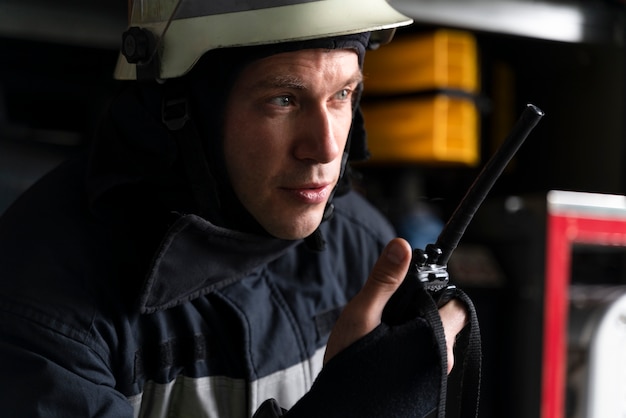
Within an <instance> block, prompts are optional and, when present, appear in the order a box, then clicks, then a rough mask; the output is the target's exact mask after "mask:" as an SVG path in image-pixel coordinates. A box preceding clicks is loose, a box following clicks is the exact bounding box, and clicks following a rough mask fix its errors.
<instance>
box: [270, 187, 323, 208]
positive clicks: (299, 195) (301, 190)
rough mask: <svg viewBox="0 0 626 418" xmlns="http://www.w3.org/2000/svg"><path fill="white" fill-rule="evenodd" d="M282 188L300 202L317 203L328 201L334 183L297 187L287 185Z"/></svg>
mask: <svg viewBox="0 0 626 418" xmlns="http://www.w3.org/2000/svg"><path fill="white" fill-rule="evenodd" d="M282 190H283V191H285V192H287V193H288V194H289V195H291V196H292V197H293V198H295V199H297V200H298V201H300V202H303V203H306V204H309V205H317V204H320V203H326V201H327V200H328V197H329V196H330V192H331V190H332V185H331V184H330V183H323V184H306V185H300V186H296V187H285V188H283V189H282Z"/></svg>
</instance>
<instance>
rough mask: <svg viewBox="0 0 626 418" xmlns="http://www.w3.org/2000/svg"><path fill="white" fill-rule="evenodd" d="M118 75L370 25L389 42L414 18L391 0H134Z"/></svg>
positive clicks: (179, 66) (157, 71)
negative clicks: (221, 51)
mask: <svg viewBox="0 0 626 418" xmlns="http://www.w3.org/2000/svg"><path fill="white" fill-rule="evenodd" d="M129 1H130V2H131V7H130V10H131V12H130V27H129V29H128V30H127V31H126V32H125V33H124V37H123V45H122V55H120V57H119V59H118V63H117V66H116V69H115V78H116V79H119V80H135V79H152V80H164V79H168V78H175V77H180V76H183V75H184V74H186V73H187V72H188V71H189V70H190V69H191V68H192V67H193V66H194V64H195V63H196V62H197V61H198V60H199V59H200V57H201V56H202V55H203V54H204V53H206V52H207V51H210V50H213V49H218V48H228V47H238V46H253V45H264V44H274V43H280V42H289V41H301V40H308V39H316V38H325V37H332V36H341V35H349V34H355V33H362V32H372V36H371V38H372V41H373V42H374V43H378V44H384V43H386V42H388V41H389V40H390V39H391V37H392V36H393V32H394V31H395V28H397V27H399V26H404V25H408V24H410V23H411V22H412V20H411V19H410V18H408V17H406V16H404V15H402V14H400V13H398V12H397V11H396V10H395V9H393V8H392V7H391V6H390V5H389V4H388V3H387V1H386V0H129Z"/></svg>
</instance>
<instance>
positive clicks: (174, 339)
mask: <svg viewBox="0 0 626 418" xmlns="http://www.w3.org/2000/svg"><path fill="white" fill-rule="evenodd" d="M86 167H87V165H86V163H85V161H84V160H76V161H74V160H72V161H70V162H68V163H66V164H64V165H62V166H61V167H59V168H58V169H56V170H54V171H53V172H52V173H51V174H49V175H47V176H46V177H45V178H44V179H42V180H41V181H40V182H38V183H37V184H36V185H35V186H34V187H33V188H32V189H31V190H30V191H28V192H27V193H26V194H25V195H23V196H22V197H21V198H20V199H19V200H18V201H17V202H16V203H15V204H14V205H13V206H12V207H11V208H10V209H9V210H8V211H7V212H6V213H5V215H4V216H3V217H2V218H1V219H0V387H1V390H0V410H1V411H2V415H3V416H7V417H38V416H42V417H43V416H46V417H53V416H55V417H56V416H58V417H116V418H121V417H133V416H140V417H165V416H181V417H182V416H184V417H229V418H236V417H246V416H250V415H251V414H253V413H254V411H255V410H256V409H257V407H258V406H259V405H260V404H261V403H262V402H263V401H264V400H266V399H268V398H276V399H277V400H278V402H279V404H281V405H282V406H284V407H286V408H289V407H290V406H291V405H293V404H294V403H295V402H296V401H297V400H298V399H299V398H300V397H302V396H303V395H304V394H305V393H306V392H307V390H308V389H309V387H310V386H311V384H312V382H313V380H314V379H315V377H316V375H317V374H318V372H319V371H320V369H321V359H322V355H323V350H324V347H325V343H326V339H327V337H328V335H329V332H330V329H331V328H332V325H333V323H334V321H335V319H336V317H337V315H338V313H339V310H340V309H341V308H342V306H344V305H345V303H346V302H347V301H348V300H349V299H350V298H351V297H352V296H353V295H354V294H355V293H356V292H357V291H358V290H359V289H360V287H361V285H362V283H363V282H364V280H365V279H366V278H367V276H368V274H369V272H370V269H371V267H372V266H373V264H374V262H375V260H376V259H377V258H378V256H379V254H380V251H381V249H382V248H383V246H384V245H385V244H386V243H387V242H388V240H389V239H391V238H392V236H393V232H392V229H391V228H390V226H389V225H388V223H387V222H386V221H385V219H384V218H383V217H382V216H381V215H380V214H379V213H378V212H376V211H375V210H374V209H373V208H372V207H371V206H370V205H369V204H368V203H367V202H366V201H365V200H364V199H363V198H362V197H360V196H359V195H357V194H356V193H354V192H350V193H348V194H347V195H345V196H342V197H338V198H335V206H336V210H335V214H334V216H333V217H332V218H331V219H330V220H329V221H327V222H325V223H324V224H323V225H322V227H321V228H322V232H323V235H324V237H325V239H326V243H327V248H326V250H325V251H321V252H314V251H311V250H309V249H308V248H307V247H306V246H305V245H304V244H303V242H301V241H283V240H278V239H274V238H270V237H263V236H257V235H248V234H244V233H240V232H235V231H232V230H228V229H224V228H219V227H216V226H214V225H212V224H210V223H209V222H207V221H206V220H204V219H202V218H200V217H198V216H195V215H192V214H185V213H184V212H176V211H170V212H167V213H165V212H159V213H152V212H151V211H150V209H149V208H150V207H151V203H152V202H151V199H152V198H153V194H150V195H148V194H146V195H144V194H143V193H144V192H143V191H142V190H145V188H143V189H140V188H138V187H135V186H134V183H133V181H132V178H133V177H132V176H131V175H129V174H128V173H121V174H119V175H120V178H124V179H125V182H124V184H123V186H120V187H118V188H117V189H116V193H113V194H108V196H107V199H100V200H97V199H96V200H94V199H93V194H94V193H93V188H92V189H90V187H88V186H87V185H86V182H85V173H86V172H87V168H86ZM109 178H110V177H109ZM128 179H131V181H128ZM115 181H116V180H113V181H112V183H115ZM107 187H108V186H107ZM105 188H106V187H100V190H102V189H105ZM96 189H97V187H96ZM107 190H108V189H107ZM155 212H157V211H155Z"/></svg>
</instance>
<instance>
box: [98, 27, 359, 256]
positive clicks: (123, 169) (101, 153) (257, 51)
mask: <svg viewBox="0 0 626 418" xmlns="http://www.w3.org/2000/svg"><path fill="white" fill-rule="evenodd" d="M368 39H369V36H368V34H358V35H350V36H345V37H338V38H329V39H318V40H312V41H305V42H294V43H285V44H276V45H267V46H259V47H245V48H229V49H223V50H214V51H210V52H209V53H207V54H205V55H204V56H203V57H202V59H201V60H200V61H199V62H198V63H197V64H196V66H195V67H194V69H193V70H192V71H191V72H190V73H189V74H188V75H187V76H185V77H182V78H180V79H174V80H167V81H166V82H165V83H163V84H158V83H154V82H145V83H142V82H123V89H122V91H121V94H119V95H118V96H117V97H116V98H115V100H113V102H112V104H111V106H110V109H109V111H108V114H107V117H106V118H105V120H104V121H103V124H102V126H101V129H100V131H99V134H98V136H97V138H96V141H95V145H94V152H93V155H92V160H91V164H90V169H89V173H88V187H89V190H90V195H91V203H92V208H93V210H95V211H102V210H112V208H108V205H107V200H108V199H107V198H106V196H107V194H111V193H113V194H114V195H119V194H120V193H122V194H127V195H128V199H129V205H132V207H134V208H136V209H135V210H137V211H144V210H145V211H151V212H156V213H160V214H162V216H164V217H167V216H168V214H170V213H172V212H177V213H186V214H190V213H191V214H196V215H200V216H202V217H204V218H205V219H207V220H208V221H209V222H211V223H213V224H215V225H217V226H221V227H226V228H230V229H234V230H238V231H242V232H249V233H250V232H251V233H256V234H266V233H265V231H264V230H263V228H262V227H261V226H260V225H259V224H258V223H257V222H256V221H255V220H254V219H253V217H252V216H251V215H250V214H249V213H248V212H247V211H246V210H245V208H244V207H243V206H242V205H241V203H240V202H239V200H238V199H237V197H236V196H235V194H234V192H233V190H232V187H231V186H230V181H229V179H228V175H227V173H226V168H225V165H224V159H223V151H222V141H221V138H222V132H221V129H222V126H223V124H222V117H223V111H224V109H223V104H224V103H225V102H226V99H227V96H228V94H229V92H230V89H231V87H232V85H233V83H234V81H235V79H236V77H237V76H238V75H239V73H240V72H241V70H242V69H243V68H244V67H245V66H246V65H247V64H249V63H251V62H253V61H255V60H257V59H260V58H263V57H266V56H269V55H273V54H276V53H280V52H287V51H293V50H299V49H303V48H326V49H335V48H352V49H355V50H356V51H357V53H358V55H359V62H360V64H362V62H363V56H364V53H365V48H366V46H367V41H368ZM177 96H178V97H177ZM172 99H174V101H177V100H178V99H180V100H183V101H185V102H186V103H188V106H187V108H186V111H187V113H188V116H189V119H188V120H186V123H185V129H184V131H176V130H172V129H169V128H168V127H167V126H166V124H164V123H163V112H164V110H163V109H164V108H163V103H164V101H168V100H172ZM190 132H191V133H192V134H193V135H191V134H190ZM190 135H191V136H195V138H193V139H189V138H187V137H188V136H190ZM189 140H192V141H197V142H198V143H199V144H198V147H199V149H200V150H201V153H202V154H203V155H202V158H201V160H202V161H201V162H200V163H198V162H197V160H198V159H197V158H194V159H195V160H196V161H195V162H194V161H189V160H191V159H192V158H189V154H190V153H189V151H187V152H185V150H184V146H183V147H182V148H183V149H181V141H189ZM367 157H368V152H367V146H366V138H365V131H364V129H363V120H362V117H361V114H360V111H359V108H358V97H357V100H356V101H355V103H354V121H353V126H352V129H351V132H350V139H349V142H348V146H347V148H346V151H345V153H344V171H345V170H348V171H349V168H348V165H347V161H348V160H363V159H365V158H367ZM199 165H200V166H202V167H196V166H199ZM190 171H191V172H195V173H196V176H195V177H196V178H204V177H210V178H211V181H210V182H208V183H207V184H205V186H204V189H203V190H202V192H201V193H197V189H198V185H197V184H194V183H195V181H194V180H193V177H194V175H193V174H192V175H191V176H190ZM349 185H350V181H349V173H345V172H344V175H342V178H341V180H340V184H339V185H338V186H337V188H336V190H335V194H343V193H345V192H346V191H347V190H348V189H349ZM194 190H195V191H196V193H194ZM199 196H200V197H199ZM199 199H207V202H208V204H206V205H203V204H202V203H205V202H201V203H199V202H198V200H199ZM114 201H117V198H116V199H114ZM131 202H132V203H131ZM203 206H205V207H211V208H212V210H211V211H209V212H206V211H205V212H203V211H202V207H203ZM329 207H330V208H332V206H329ZM327 212H328V213H330V212H331V211H330V210H329V211H327ZM316 239H319V237H316ZM315 246H318V247H319V244H316V245H315Z"/></svg>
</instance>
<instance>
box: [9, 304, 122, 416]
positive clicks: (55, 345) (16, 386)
mask: <svg viewBox="0 0 626 418" xmlns="http://www.w3.org/2000/svg"><path fill="white" fill-rule="evenodd" d="M4 308H6V306H4V307H3V306H2V302H1V301H0V387H2V390H0V410H1V411H2V415H3V416H8V417H34V418H36V417H101V418H106V417H111V418H113V417H116V418H124V417H132V416H133V410H132V407H131V405H130V403H129V401H128V400H127V398H126V397H125V396H124V395H122V394H121V393H119V392H118V391H116V390H115V389H114V382H115V380H114V378H113V376H112V373H111V372H110V370H109V368H108V367H107V366H106V364H105V362H104V361H102V359H101V358H100V356H98V355H97V354H96V353H95V352H94V351H93V350H91V349H90V348H89V347H87V346H86V345H85V344H84V342H83V341H81V340H80V339H78V338H76V337H77V335H75V334H73V332H75V331H72V330H71V329H70V328H68V327H67V326H64V325H63V324H55V323H53V322H51V323H47V324H46V325H44V324H43V322H42V321H37V318H36V314H34V313H31V314H30V315H24V314H20V313H16V312H15V309H12V311H9V310H7V309H4Z"/></svg>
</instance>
